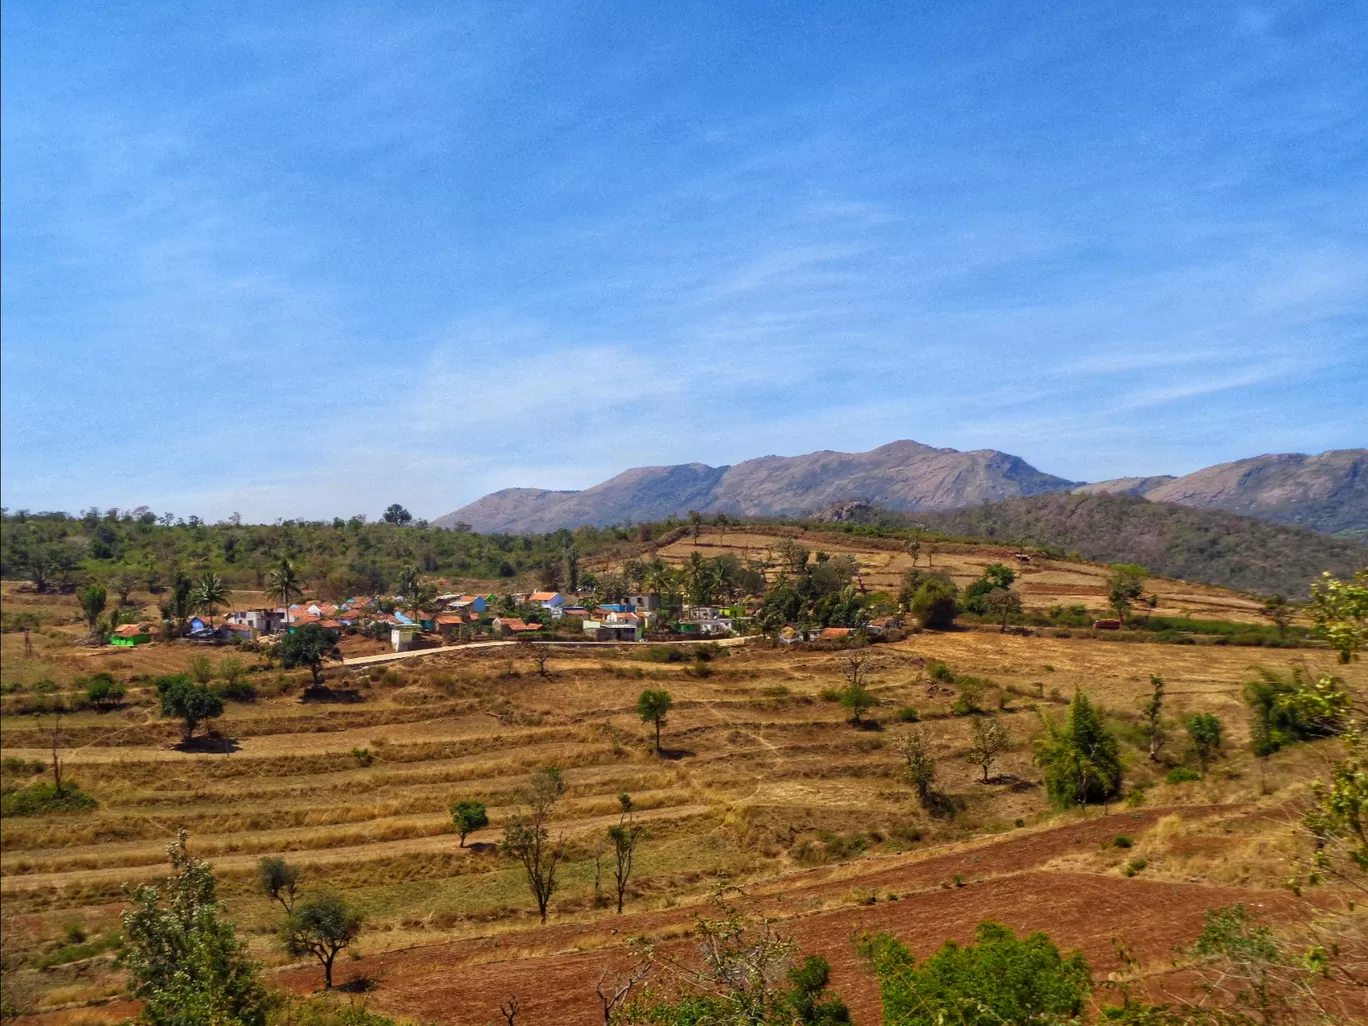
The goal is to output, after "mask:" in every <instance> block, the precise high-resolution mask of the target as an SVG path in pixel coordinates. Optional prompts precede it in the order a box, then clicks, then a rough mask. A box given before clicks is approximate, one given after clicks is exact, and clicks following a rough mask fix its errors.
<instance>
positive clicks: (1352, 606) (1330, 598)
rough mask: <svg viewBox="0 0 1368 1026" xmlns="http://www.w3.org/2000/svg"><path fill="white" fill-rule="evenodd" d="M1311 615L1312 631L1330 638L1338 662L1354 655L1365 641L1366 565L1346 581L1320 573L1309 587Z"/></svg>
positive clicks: (1367, 612) (1367, 610)
mask: <svg viewBox="0 0 1368 1026" xmlns="http://www.w3.org/2000/svg"><path fill="white" fill-rule="evenodd" d="M1311 617H1312V619H1313V620H1314V621H1315V624H1316V633H1317V634H1318V635H1319V636H1320V637H1322V638H1324V639H1325V640H1326V641H1328V642H1330V647H1331V648H1333V649H1334V650H1335V651H1336V652H1338V653H1339V660H1340V662H1342V663H1347V662H1350V661H1352V660H1354V659H1357V658H1358V657H1359V653H1360V652H1361V651H1363V647H1364V645H1368V569H1364V570H1360V571H1359V572H1358V573H1356V574H1354V576H1353V578H1352V579H1350V580H1347V581H1341V580H1340V579H1338V578H1337V577H1335V576H1334V575H1333V574H1329V573H1326V574H1323V575H1322V576H1321V581H1320V583H1319V584H1317V585H1316V586H1315V587H1314V588H1312V589H1311Z"/></svg>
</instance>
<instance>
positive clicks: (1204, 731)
mask: <svg viewBox="0 0 1368 1026" xmlns="http://www.w3.org/2000/svg"><path fill="white" fill-rule="evenodd" d="M1183 726H1184V727H1185V728H1187V733H1188V741H1189V743H1190V744H1191V745H1192V754H1193V755H1194V756H1195V757H1196V759H1197V768H1198V769H1199V770H1200V771H1201V774H1202V776H1206V774H1207V769H1208V768H1209V767H1210V766H1211V763H1212V762H1213V761H1214V760H1215V759H1216V758H1217V757H1219V756H1220V754H1221V721H1220V720H1218V719H1217V718H1216V717H1215V716H1213V715H1212V714H1211V713H1194V714H1193V715H1191V716H1189V717H1188V718H1187V719H1186V720H1184V721H1183Z"/></svg>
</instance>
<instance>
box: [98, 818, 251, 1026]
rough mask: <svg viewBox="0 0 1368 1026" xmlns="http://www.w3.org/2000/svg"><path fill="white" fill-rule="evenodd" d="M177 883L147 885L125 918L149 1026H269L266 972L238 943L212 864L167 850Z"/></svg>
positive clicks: (182, 842)
mask: <svg viewBox="0 0 1368 1026" xmlns="http://www.w3.org/2000/svg"><path fill="white" fill-rule="evenodd" d="M167 856H168V857H169V858H170V860H171V869H172V872H171V877H170V879H169V880H167V882H166V883H165V884H164V885H162V886H153V885H144V886H142V887H139V888H138V889H137V890H136V891H135V892H134V894H133V901H132V904H131V907H130V908H129V909H128V911H126V912H125V913H123V940H124V945H125V948H126V950H125V952H124V955H123V959H122V962H123V966H124V968H125V969H127V971H128V975H129V983H130V987H129V989H130V991H131V993H132V995H133V996H134V997H135V998H137V999H138V1000H140V1001H142V1003H143V1009H142V1013H141V1015H140V1019H141V1021H142V1022H144V1023H147V1024H148V1026H224V1024H228V1023H232V1024H240V1026H264V1024H265V1022H266V1014H267V1011H268V1009H269V1007H270V1000H269V996H268V994H267V991H266V989H265V987H264V986H263V985H262V983H261V975H260V973H261V968H260V965H259V964H258V963H256V962H254V961H253V960H252V959H250V958H249V957H248V955H247V949H246V947H245V946H244V945H243V944H242V943H241V942H240V941H239V940H238V939H237V935H236V932H235V930H234V928H233V924H232V921H231V920H229V919H227V918H226V916H225V915H224V910H223V908H222V906H221V905H219V904H218V901H217V899H216V896H215V889H214V874H213V870H211V869H210V868H209V864H208V863H207V862H203V861H201V860H199V859H195V858H192V857H191V856H190V855H189V854H188V852H187V851H186V833H185V831H184V830H182V831H181V832H180V834H179V835H178V836H177V838H176V841H175V843H173V844H172V845H171V846H170V847H169V848H168V849H167Z"/></svg>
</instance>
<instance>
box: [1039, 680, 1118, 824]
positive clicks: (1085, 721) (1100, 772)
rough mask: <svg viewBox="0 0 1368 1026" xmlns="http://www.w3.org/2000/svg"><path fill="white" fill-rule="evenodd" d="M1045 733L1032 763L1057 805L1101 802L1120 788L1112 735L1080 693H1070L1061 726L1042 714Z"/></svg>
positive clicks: (1112, 796) (1085, 696) (1114, 737)
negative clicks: (1041, 770)
mask: <svg viewBox="0 0 1368 1026" xmlns="http://www.w3.org/2000/svg"><path fill="white" fill-rule="evenodd" d="M1041 720H1042V722H1043V723H1044V726H1045V736H1044V737H1043V738H1041V739H1040V740H1038V741H1036V762H1038V763H1039V764H1040V765H1041V766H1042V767H1044V769H1045V790H1046V792H1047V793H1048V794H1049V796H1050V801H1051V802H1053V803H1054V804H1055V805H1056V806H1059V807H1060V808H1068V807H1070V806H1074V805H1085V804H1088V803H1090V802H1105V801H1107V800H1109V799H1111V798H1114V797H1115V796H1116V795H1117V794H1118V793H1119V792H1120V790H1121V776H1122V771H1121V755H1120V750H1119V746H1118V745H1117V741H1116V735H1114V734H1112V733H1111V731H1109V730H1107V728H1106V726H1105V725H1104V724H1103V723H1102V717H1101V715H1100V714H1099V713H1098V711H1097V709H1096V708H1094V706H1093V704H1092V703H1091V702H1089V701H1088V696H1087V695H1085V694H1083V692H1081V691H1080V692H1078V693H1077V694H1075V695H1074V699H1073V702H1071V703H1070V704H1069V712H1068V715H1067V716H1066V717H1065V721H1064V724H1063V726H1060V725H1059V724H1057V723H1056V722H1055V721H1054V720H1053V719H1052V718H1051V717H1049V716H1048V715H1046V714H1044V713H1042V714H1041Z"/></svg>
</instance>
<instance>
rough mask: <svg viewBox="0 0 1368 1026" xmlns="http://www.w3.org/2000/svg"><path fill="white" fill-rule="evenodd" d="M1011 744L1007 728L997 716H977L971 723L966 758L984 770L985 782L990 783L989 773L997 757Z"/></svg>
mask: <svg viewBox="0 0 1368 1026" xmlns="http://www.w3.org/2000/svg"><path fill="white" fill-rule="evenodd" d="M1010 745H1011V738H1010V737H1008V735H1007V728H1006V727H1004V726H1003V725H1002V721H1001V720H1000V719H998V718H997V717H996V716H976V717H974V721H973V722H972V723H971V724H970V725H969V751H968V753H967V754H966V755H965V758H966V759H967V760H968V761H969V762H970V764H972V765H974V766H978V767H980V768H981V769H982V770H983V782H984V783H985V784H986V783H988V773H989V771H990V770H991V769H992V766H993V763H994V762H996V761H997V757H998V756H999V755H1001V754H1002V753H1003V752H1005V751H1007V748H1008V747H1009V746H1010Z"/></svg>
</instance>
